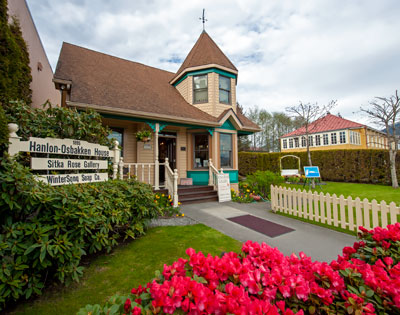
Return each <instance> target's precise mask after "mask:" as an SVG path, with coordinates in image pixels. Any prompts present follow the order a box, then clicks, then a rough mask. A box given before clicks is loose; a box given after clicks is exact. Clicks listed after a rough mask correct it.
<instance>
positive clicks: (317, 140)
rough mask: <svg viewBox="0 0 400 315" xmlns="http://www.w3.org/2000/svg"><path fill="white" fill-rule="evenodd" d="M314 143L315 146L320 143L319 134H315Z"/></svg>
mask: <svg viewBox="0 0 400 315" xmlns="http://www.w3.org/2000/svg"><path fill="white" fill-rule="evenodd" d="M315 145H317V146H319V145H321V135H316V136H315Z"/></svg>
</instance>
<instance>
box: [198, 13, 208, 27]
mask: <svg viewBox="0 0 400 315" xmlns="http://www.w3.org/2000/svg"><path fill="white" fill-rule="evenodd" d="M205 10H206V9H203V17H201V18H199V20H202V22H203V31H205V23H206V21H208V20H207V19H206V18H205V16H204V11H205Z"/></svg>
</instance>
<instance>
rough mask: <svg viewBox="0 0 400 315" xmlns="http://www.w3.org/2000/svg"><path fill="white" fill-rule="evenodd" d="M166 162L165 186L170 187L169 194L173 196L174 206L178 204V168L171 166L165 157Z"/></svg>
mask: <svg viewBox="0 0 400 315" xmlns="http://www.w3.org/2000/svg"><path fill="white" fill-rule="evenodd" d="M161 164H164V170H165V188H166V189H168V194H170V195H171V196H172V202H173V206H174V207H177V206H178V170H177V169H174V171H172V169H171V168H170V167H169V163H168V158H165V162H164V163H161Z"/></svg>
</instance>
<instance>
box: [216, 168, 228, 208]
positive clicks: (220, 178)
mask: <svg viewBox="0 0 400 315" xmlns="http://www.w3.org/2000/svg"><path fill="white" fill-rule="evenodd" d="M217 184H218V200H219V202H224V201H230V200H231V184H230V182H229V174H218V175H217Z"/></svg>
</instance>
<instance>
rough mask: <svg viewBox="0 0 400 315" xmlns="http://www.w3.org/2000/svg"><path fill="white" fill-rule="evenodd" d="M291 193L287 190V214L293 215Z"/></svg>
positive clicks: (290, 190)
mask: <svg viewBox="0 0 400 315" xmlns="http://www.w3.org/2000/svg"><path fill="white" fill-rule="evenodd" d="M292 198H293V192H292V189H291V188H289V189H288V212H289V214H293V199H292Z"/></svg>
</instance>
